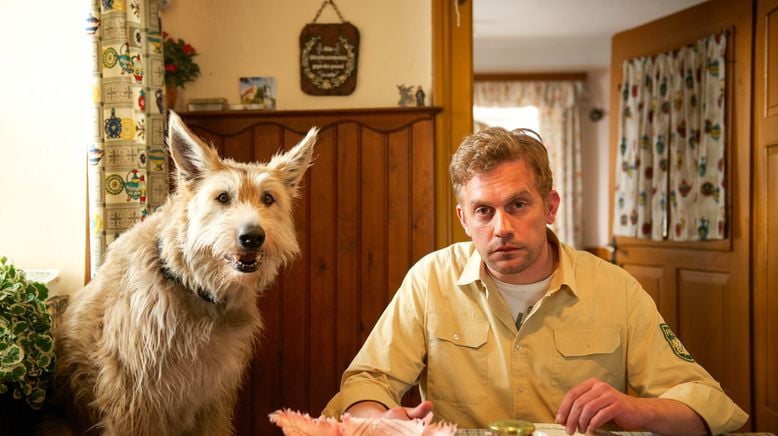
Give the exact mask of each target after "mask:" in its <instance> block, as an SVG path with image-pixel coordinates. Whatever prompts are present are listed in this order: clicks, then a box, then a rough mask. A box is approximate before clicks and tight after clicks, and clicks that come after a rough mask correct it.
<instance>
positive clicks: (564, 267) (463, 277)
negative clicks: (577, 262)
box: [457, 228, 578, 297]
mask: <svg viewBox="0 0 778 436" xmlns="http://www.w3.org/2000/svg"><path fill="white" fill-rule="evenodd" d="M546 237H547V238H548V241H549V242H551V244H552V245H553V246H554V249H555V250H556V254H557V259H558V263H557V267H556V269H555V270H554V272H553V273H551V283H550V284H549V293H550V294H552V293H554V292H556V291H558V290H560V289H563V288H566V289H569V290H570V292H571V293H572V294H573V295H574V296H576V297H577V296H578V292H577V291H576V289H577V286H576V282H575V268H574V267H573V259H572V258H571V255H573V253H571V252H570V250H572V249H571V248H570V247H567V246H566V245H564V244H562V243H561V242H559V238H557V236H556V235H555V234H554V232H553V231H551V229H548V228H547V229H546ZM470 250H471V253H470V258H469V259H468V261H467V264H465V268H464V269H463V270H462V274H460V276H459V280H457V285H459V286H466V285H470V284H472V283H475V282H476V281H477V280H481V281H483V280H484V279H483V277H485V276H486V265H485V264H484V262H483V259H481V255H479V254H478V250H476V249H475V245H473V243H472V242H471V243H470ZM573 251H574V250H573ZM482 273H483V274H482Z"/></svg>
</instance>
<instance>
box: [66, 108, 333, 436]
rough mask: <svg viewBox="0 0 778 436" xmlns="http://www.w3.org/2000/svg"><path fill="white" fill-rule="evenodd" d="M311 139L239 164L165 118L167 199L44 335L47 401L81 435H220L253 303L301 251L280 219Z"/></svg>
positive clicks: (115, 246)
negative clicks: (51, 345)
mask: <svg viewBox="0 0 778 436" xmlns="http://www.w3.org/2000/svg"><path fill="white" fill-rule="evenodd" d="M316 134H317V131H316V129H315V128H314V129H311V131H310V132H308V135H307V136H306V137H305V138H304V139H303V140H302V141H301V142H300V143H298V144H297V145H296V146H294V147H293V148H292V149H291V150H289V151H288V152H286V153H284V154H278V155H276V156H274V157H273V158H272V159H271V161H270V162H269V163H267V164H245V163H238V162H235V161H232V160H229V159H224V160H222V159H220V158H219V157H218V155H217V153H216V151H215V150H214V149H213V148H211V147H209V146H208V145H206V144H205V143H204V142H203V141H202V140H200V139H199V138H197V137H196V136H195V135H194V134H193V133H192V132H190V131H189V130H188V129H187V128H186V127H185V126H184V124H183V123H182V121H181V119H180V118H179V117H178V116H177V115H176V114H174V113H171V114H170V119H169V134H168V146H169V148H170V152H171V155H172V157H173V160H174V161H175V164H176V169H177V170H176V171H177V177H178V185H177V189H176V192H175V193H174V194H173V195H171V196H170V198H169V199H168V201H167V203H166V204H165V205H164V206H163V207H162V208H160V209H159V210H158V211H157V212H155V213H154V214H152V215H151V216H150V217H149V218H148V219H146V220H145V221H143V222H142V223H140V224H138V225H136V226H134V227H133V228H132V229H130V230H129V231H127V232H126V233H124V234H123V235H122V236H121V237H120V238H118V239H117V240H116V241H115V242H113V243H112V244H111V246H110V249H109V250H108V255H107V257H106V260H105V263H104V264H103V265H102V266H101V267H100V269H99V271H98V273H97V275H96V277H95V279H94V280H92V282H91V283H90V284H89V285H88V286H87V287H86V288H84V289H83V290H81V291H79V292H78V293H76V294H75V295H74V296H73V298H72V300H71V302H70V304H69V307H68V309H67V311H66V312H65V314H64V315H63V318H62V320H61V322H60V323H59V327H58V328H57V332H56V333H55V338H56V353H57V359H58V364H57V374H56V379H57V385H58V387H59V388H60V393H59V394H60V395H59V398H60V400H61V401H62V400H64V401H66V402H67V403H69V406H70V408H71V409H72V410H70V412H71V413H72V414H75V418H76V419H77V420H78V421H79V422H78V426H79V427H80V429H79V430H78V431H79V432H89V433H101V434H109V435H184V434H202V435H227V434H231V433H232V431H233V427H232V422H231V421H232V411H233V407H234V404H235V401H236V397H237V392H238V388H239V387H240V382H241V376H242V374H243V372H244V369H245V368H246V366H247V365H248V363H249V361H250V360H251V357H252V348H253V338H254V337H255V335H256V334H257V333H258V331H259V330H260V328H261V326H262V321H261V318H260V314H259V311H258V309H257V296H258V295H259V294H260V293H261V291H262V290H264V289H265V288H267V287H268V285H270V284H271V283H272V282H273V280H274V279H275V278H276V276H277V274H278V271H279V268H281V267H282V266H283V265H284V264H286V263H288V262H289V261H291V260H292V259H293V258H294V257H295V256H296V255H297V254H298V253H299V251H300V248H299V246H298V243H297V239H296V236H295V230H294V223H293V220H292V206H293V200H294V199H295V198H296V197H297V195H298V185H299V184H300V181H301V179H302V178H303V175H304V174H305V172H306V169H307V168H308V167H309V166H310V165H311V160H312V154H313V146H314V143H315V142H316ZM73 418H74V416H73V415H71V420H72V419H73Z"/></svg>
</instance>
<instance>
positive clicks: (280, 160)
mask: <svg viewBox="0 0 778 436" xmlns="http://www.w3.org/2000/svg"><path fill="white" fill-rule="evenodd" d="M318 133H319V129H317V128H316V127H311V130H309V131H308V134H307V135H305V138H303V140H302V141H300V142H298V143H297V145H295V146H294V147H292V149H291V150H289V151H287V152H286V153H281V154H276V155H275V156H273V159H271V160H270V163H268V167H269V168H271V169H274V170H276V171H277V172H278V175H279V177H280V178H281V181H282V182H283V184H284V186H286V187H287V188H288V189H289V190H290V191H291V192H292V195H293V196H295V195H297V186H298V185H299V184H300V181H301V180H302V178H303V176H304V175H305V171H306V170H307V169H308V167H310V166H311V164H312V163H313V148H314V145H315V144H316V139H317V138H318Z"/></svg>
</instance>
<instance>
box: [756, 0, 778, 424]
mask: <svg viewBox="0 0 778 436" xmlns="http://www.w3.org/2000/svg"><path fill="white" fill-rule="evenodd" d="M755 17H756V21H755V26H756V28H755V29H754V34H755V41H754V46H755V49H754V56H755V57H754V78H755V80H754V268H753V271H754V283H753V286H754V310H753V314H754V381H755V383H754V388H755V391H756V392H755V395H754V416H753V419H754V421H755V424H756V429H757V430H760V431H771V432H776V431H778V0H759V1H758V2H757V10H756V14H755Z"/></svg>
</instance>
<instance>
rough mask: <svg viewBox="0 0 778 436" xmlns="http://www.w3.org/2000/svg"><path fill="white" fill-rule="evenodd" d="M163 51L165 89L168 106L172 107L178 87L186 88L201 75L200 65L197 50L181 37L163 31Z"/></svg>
mask: <svg viewBox="0 0 778 436" xmlns="http://www.w3.org/2000/svg"><path fill="white" fill-rule="evenodd" d="M162 39H163V41H164V42H163V51H164V55H165V88H166V89H165V91H166V92H167V94H168V98H169V100H168V101H167V106H168V107H172V104H171V103H174V102H175V96H176V94H177V92H178V88H184V85H185V84H186V83H187V82H191V81H193V80H194V79H196V78H198V77H199V76H200V66H199V65H197V63H196V62H195V61H194V57H195V56H197V55H198V53H197V50H195V48H194V47H192V45H191V44H188V43H187V42H185V41H184V40H183V39H181V38H171V37H170V35H168V34H167V32H162Z"/></svg>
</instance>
